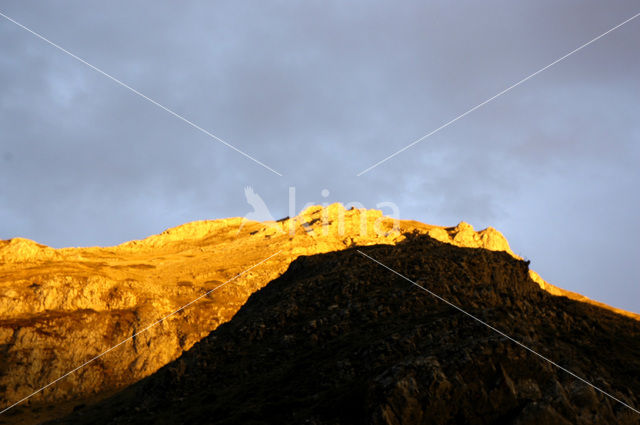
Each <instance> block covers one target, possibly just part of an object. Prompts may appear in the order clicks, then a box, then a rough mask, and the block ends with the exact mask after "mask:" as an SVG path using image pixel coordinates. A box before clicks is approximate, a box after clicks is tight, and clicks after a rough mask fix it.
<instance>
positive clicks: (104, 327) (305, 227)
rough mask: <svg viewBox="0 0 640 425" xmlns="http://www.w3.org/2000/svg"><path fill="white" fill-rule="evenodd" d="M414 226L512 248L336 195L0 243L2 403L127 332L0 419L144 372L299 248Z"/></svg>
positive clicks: (220, 319) (339, 245)
mask: <svg viewBox="0 0 640 425" xmlns="http://www.w3.org/2000/svg"><path fill="white" fill-rule="evenodd" d="M411 232H417V233H421V234H428V235H429V236H431V237H433V238H434V239H437V240H439V241H443V242H447V243H448V244H453V245H457V246H463V247H476V248H486V249H490V250H496V251H505V252H507V253H509V254H510V255H515V254H513V253H512V252H511V250H510V248H509V245H508V243H507V241H506V240H505V239H504V237H503V236H502V235H501V234H500V233H499V232H497V231H496V230H494V229H491V228H489V229H486V230H483V231H481V232H475V231H474V230H473V228H471V226H470V225H468V224H466V223H461V224H459V225H458V226H457V227H453V228H443V227H437V226H429V225H425V224H422V223H418V222H412V221H400V222H394V221H393V220H391V219H387V218H384V217H382V214H381V213H380V212H379V211H374V210H363V211H359V210H349V211H345V210H344V209H343V208H342V207H341V206H340V205H337V204H336V205H332V206H330V207H328V208H322V207H311V208H309V209H307V210H305V211H304V212H303V213H302V214H301V215H300V216H298V217H295V218H292V219H285V220H282V221H279V222H273V223H256V222H243V220H242V219H240V218H233V219H224V220H213V221H204V222H196V223H189V224H186V225H183V226H180V227H176V228H173V229H169V230H167V231H166V232H164V233H162V234H160V235H156V236H151V237H149V238H147V239H144V240H141V241H133V242H128V243H125V244H123V245H119V246H116V247H110V248H67V249H58V250H55V249H51V248H48V247H45V246H43V245H39V244H37V243H35V242H32V241H29V240H26V239H12V240H10V241H0V410H2V408H4V407H6V406H9V405H11V404H13V403H14V402H16V401H19V400H21V399H22V398H23V397H26V396H29V395H30V394H32V393H33V392H34V391H36V390H38V389H40V388H41V387H43V386H45V385H47V384H48V383H50V382H52V381H54V380H56V379H58V378H60V377H61V376H63V375H65V374H66V373H67V372H69V371H71V370H73V369H75V368H76V367H78V366H80V365H82V364H83V363H85V362H87V361H88V360H91V359H92V358H94V357H96V356H98V355H100V354H101V353H103V352H104V351H105V350H108V349H110V348H111V347H113V346H114V345H116V344H118V343H120V342H122V341H125V340H126V342H124V343H123V344H121V345H120V346H118V347H116V348H115V349H113V350H112V351H110V352H108V353H106V354H104V355H103V356H101V357H100V358H99V359H97V360H95V361H93V362H91V363H90V364H88V365H87V366H85V367H83V368H81V369H79V370H77V371H76V372H74V373H72V374H70V375H68V376H66V377H65V378H64V379H62V380H60V381H59V382H57V383H56V384H55V385H52V386H50V387H48V388H47V389H45V390H44V391H42V392H40V393H38V394H36V395H35V396H33V397H31V398H29V399H28V400H26V401H25V402H24V403H22V404H21V405H19V406H16V407H15V408H13V409H12V410H11V411H10V412H11V414H12V415H9V412H7V414H4V415H0V423H3V421H5V422H6V421H9V422H12V421H16V420H18V419H19V420H20V421H23V422H24V423H29V422H31V423H37V422H39V421H41V420H43V419H46V418H50V417H53V416H56V415H61V414H65V412H68V411H69V409H71V408H73V406H76V405H78V404H80V403H84V402H85V401H83V400H84V399H87V400H92V399H94V398H95V397H102V396H104V395H106V394H110V393H111V392H113V391H115V390H117V389H120V388H122V387H124V386H127V385H130V384H132V383H133V382H136V381H138V380H140V379H141V378H143V377H145V376H148V375H150V374H151V373H153V372H155V371H156V370H158V369H159V368H160V367H162V366H163V365H166V364H167V363H169V362H170V361H172V360H174V359H176V358H177V357H178V356H180V355H181V354H182V353H183V351H185V350H188V349H189V348H191V347H192V346H193V345H194V344H195V343H196V342H197V341H199V340H201V339H202V338H203V337H205V336H206V335H208V334H209V333H210V332H211V331H213V330H214V329H216V328H217V327H218V326H219V325H220V324H222V323H225V322H227V321H229V320H230V319H231V318H232V317H233V315H234V314H235V313H236V312H237V311H238V309H239V308H240V307H241V306H242V305H243V304H244V303H245V301H246V300H247V298H248V297H249V296H250V295H251V294H252V293H254V292H255V291H256V290H258V289H260V288H262V287H263V286H265V285H266V284H267V283H268V282H270V281H271V280H273V279H275V278H277V277H278V276H280V275H281V274H282V273H284V271H285V270H287V268H288V266H289V264H290V263H291V261H293V260H294V259H296V258H297V257H299V256H300V255H314V254H318V253H325V252H330V251H336V250H343V249H346V248H347V247H349V246H353V245H358V246H367V245H372V244H396V243H398V242H400V241H402V240H403V239H404V238H405V234H407V233H411ZM273 254H276V255H275V256H273V257H271V258H269V259H268V260H266V261H265V262H264V263H262V264H260V265H259V266H257V267H255V268H253V269H251V270H250V271H248V272H246V273H244V274H242V275H240V276H238V277H237V278H235V279H234V280H233V281H232V282H229V283H228V284H226V285H224V286H223V287H221V288H219V289H217V290H215V291H214V292H211V293H209V294H208V295H207V296H205V297H203V298H202V299H200V300H199V301H198V302H196V303H193V304H191V305H190V306H189V307H188V308H186V309H184V310H182V311H180V312H179V313H177V314H174V315H172V316H170V317H168V318H167V319H166V320H164V321H162V322H161V323H159V324H157V326H153V327H151V328H149V329H148V330H146V331H144V332H143V333H141V334H139V335H137V333H138V332H139V331H141V330H144V329H146V328H147V327H148V326H149V325H151V324H153V323H155V322H156V321H157V320H158V319H160V318H163V317H165V316H167V315H168V314H171V313H172V312H174V311H175V310H176V309H178V308H179V307H181V306H183V305H185V304H186V303H188V302H190V301H192V300H193V299H195V298H197V297H199V296H201V295H203V294H205V293H207V292H208V291H211V290H212V289H214V288H216V287H218V286H220V285H222V284H224V283H225V282H227V281H228V280H229V279H232V278H234V277H235V276H237V275H238V274H239V273H242V272H243V271H245V270H246V269H247V268H249V267H251V266H253V265H255V264H257V263H260V262H261V261H263V260H265V259H266V258H268V257H270V256H271V255H273ZM539 284H540V285H541V286H543V285H545V284H546V282H544V281H542V280H541V279H540V283H539ZM546 285H548V284H546ZM546 289H550V290H556V291H557V292H558V293H561V294H563V295H566V294H564V293H562V292H561V290H560V289H558V288H555V287H552V286H551V285H548V287H547V288H546ZM567 294H569V293H567ZM569 296H573V297H574V298H575V297H580V296H579V295H578V294H569ZM127 339H128V340H127Z"/></svg>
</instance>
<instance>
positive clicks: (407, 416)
mask: <svg viewBox="0 0 640 425" xmlns="http://www.w3.org/2000/svg"><path fill="white" fill-rule="evenodd" d="M357 249H359V250H362V251H363V252H364V253H365V254H366V255H368V256H370V257H373V258H375V259H376V260H378V261H380V262H382V263H383V264H385V265H388V266H389V267H390V268H392V269H393V270H396V271H398V272H399V273H401V274H403V275H405V276H407V277H409V278H410V279H412V280H413V281H414V282H417V283H418V284H419V285H421V286H422V287H424V288H425V289H427V290H429V291H432V292H433V293H435V294H438V295H439V296H441V297H444V298H445V299H447V300H448V301H450V302H452V303H455V304H456V305H458V306H459V307H461V308H463V309H464V310H465V311H467V312H469V313H470V314H472V315H474V316H476V317H478V318H480V319H482V320H484V321H486V322H488V323H490V324H491V325H493V326H495V327H496V328H498V329H500V330H501V331H502V332H505V333H506V334H507V335H510V336H513V337H515V338H517V339H518V340H520V341H522V342H523V343H524V344H526V345H527V346H528V347H530V348H531V349H533V350H535V351H537V352H539V353H541V354H542V355H544V356H546V357H548V358H551V359H553V360H554V361H556V362H558V363H559V364H560V365H562V366H563V367H566V368H568V369H570V370H571V371H573V372H574V373H576V374H578V375H579V376H581V377H583V378H584V379H586V380H588V381H589V382H592V383H594V384H595V385H597V386H598V387H600V388H601V389H602V390H604V391H606V392H607V393H609V394H611V395H612V396H614V397H616V398H618V399H619V400H620V401H622V402H624V403H627V404H628V405H630V406H636V407H638V403H639V402H640V399H639V398H638V394H640V381H638V379H637V377H638V376H639V374H640V322H638V321H637V320H634V319H631V318H627V317H624V316H621V315H618V314H616V313H614V312H612V311H610V310H607V309H603V308H600V307H597V306H594V305H591V304H588V303H583V302H579V301H574V300H570V299H568V298H566V297H556V296H553V295H551V294H549V293H548V292H546V291H544V290H542V289H541V288H540V287H539V285H538V284H536V283H535V282H533V281H532V280H531V279H530V276H529V273H528V272H529V270H528V265H527V263H526V262H524V261H521V260H517V259H515V258H513V257H512V256H510V255H508V254H507V253H504V252H493V251H488V250H486V249H471V248H459V247H456V246H452V245H451V244H445V243H441V242H438V241H435V240H434V239H432V238H429V237H428V236H426V235H419V236H412V237H410V238H409V239H408V240H406V241H404V242H401V243H399V244H397V245H396V246H388V245H386V246H385V245H377V246H371V247H365V248H357ZM357 249H356V248H350V249H347V250H343V251H339V252H332V253H328V254H322V255H315V256H310V257H301V258H298V259H297V260H295V261H294V262H293V263H292V264H291V266H290V268H289V269H288V271H287V272H286V273H285V274H284V275H283V276H281V277H280V278H278V279H276V280H274V281H273V282H271V283H269V284H268V285H267V286H266V287H264V288H262V289H261V290H259V291H257V292H256V293H254V294H253V295H252V296H251V297H250V298H249V300H248V301H247V302H246V303H245V305H244V306H243V307H242V308H241V310H240V311H239V312H238V314H237V315H236V316H234V318H233V319H232V320H231V321H230V322H228V323H225V324H223V325H221V326H220V327H219V328H218V329H217V330H216V331H214V332H213V333H211V334H210V335H209V336H207V337H206V338H204V339H203V340H202V341H200V342H198V343H197V344H195V345H194V346H193V347H192V348H191V349H190V350H189V351H187V352H185V353H184V354H183V355H182V356H181V357H180V358H179V359H177V360H176V361H173V362H171V363H170V364H168V365H167V366H165V367H163V368H162V369H160V370H159V371H158V372H157V373H155V374H154V375H152V376H150V377H148V378H145V379H144V380H142V381H141V382H138V383H137V384H135V385H133V386H131V387H129V388H127V389H125V390H124V391H122V392H121V393H119V394H117V395H115V396H113V397H112V398H110V399H107V400H105V401H103V402H102V403H99V404H98V405H93V406H85V407H81V408H78V409H77V410H76V412H75V413H74V414H72V415H71V416H68V417H66V418H64V419H63V420H61V421H60V422H57V423H65V424H137V423H157V424H190V423H202V424H208V423H215V424H236V423H251V424H276V423H277V424H283V423H296V424H299V423H303V424H315V425H320V424H327V425H328V424H375V425H400V424H451V423H465V424H512V425H516V424H518V425H529V424H530V425H534V424H535V425H537V424H585V425H586V424H603V423H616V424H638V423H640V414H638V413H636V412H634V411H633V410H632V409H630V408H628V407H625V406H624V405H622V404H621V403H619V402H617V401H614V400H612V399H611V398H609V397H607V396H605V395H603V394H602V393H601V392H599V391H596V390H594V388H593V387H591V386H589V385H586V384H585V383H583V382H582V381H580V380H578V379H576V378H575V377H573V376H571V375H569V374H567V373H565V372H564V371H562V370H560V369H559V368H557V367H556V366H554V365H552V364H550V363H549V362H547V361H545V360H543V359H541V358H540V357H538V356H536V355H534V354H532V353H531V352H529V351H527V350H525V349H524V348H522V347H521V346H519V345H517V344H515V343H514V342H512V341H510V340H508V339H506V338H504V337H503V336H502V335H500V334H498V333H496V332H494V331H493V330H491V329H488V328H487V327H486V326H484V325H483V324H481V323H479V322H477V321H475V320H473V319H471V318H470V317H468V316H466V315H465V314H463V313H461V312H460V311H458V310H456V309H454V308H452V307H451V306H450V305H447V304H446V303H444V302H442V301H441V300H438V299H437V298H435V297H433V296H431V295H430V294H428V293H426V292H425V291H423V290H421V289H420V288H417V287H416V286H414V285H412V284H411V283H410V282H408V281H407V280H404V279H402V278H400V277H399V276H397V275H395V274H394V273H392V272H390V271H389V270H387V269H385V268H383V267H381V266H380V265H378V264H376V263H375V262H373V261H371V260H370V259H369V258H367V257H365V256H363V255H362V254H361V253H360V252H358V251H357Z"/></svg>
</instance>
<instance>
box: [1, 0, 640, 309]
mask: <svg viewBox="0 0 640 425" xmlns="http://www.w3.org/2000/svg"><path fill="white" fill-rule="evenodd" d="M636 9H637V7H636V6H635V4H634V3H633V2H615V3H607V4H605V3H601V2H563V3H558V2H490V3H487V2H483V3H482V4H480V3H477V2H467V3H456V4H455V5H453V4H451V3H448V2H432V3H430V4H426V3H424V2H419V3H416V4H407V3H405V4H403V5H402V7H399V6H398V5H397V4H394V3H392V2H348V3H347V2H304V3H298V2H268V3H265V2H244V3H239V2H217V3H216V4H215V5H213V4H210V3H208V2H181V3H173V2H153V3H147V4H141V3H131V2H108V3H94V2H66V3H64V5H60V4H56V5H55V7H54V6H52V5H47V4H44V5H43V4H39V5H38V7H37V8H36V7H29V6H27V5H25V4H24V2H17V1H15V2H5V3H3V6H2V10H1V11H2V12H3V13H6V14H7V15H9V16H11V17H12V18H14V19H16V20H17V21H19V22H21V23H23V24H25V25H26V26H28V27H30V28H32V29H33V30H35V31H37V32H40V33H41V34H42V35H44V36H46V37H48V38H50V39H51V40H52V41H53V42H56V43H58V44H60V45H61V46H62V47H64V48H66V49H68V50H70V51H71V52H73V53H74V54H77V55H78V56H80V57H82V58H84V59H85V60H87V61H88V62H90V63H92V64H93V65H95V66H97V67H99V68H101V69H103V70H104V71H106V72H108V73H110V74H112V75H114V76H115V77H116V78H119V79H121V80H122V81H123V82H125V83H126V84H129V85H131V86H132V87H134V88H136V89H138V90H139V91H141V92H143V93H144V94H145V95H148V96H149V97H151V98H153V99H155V100H157V101H158V102H160V103H162V104H164V105H166V106H168V107H170V108H171V109H173V110H174V111H176V112H177V113H179V114H182V115H184V116H185V117H186V118H188V119H190V120H192V121H193V122H194V123H196V124H198V125H200V126H202V127H203V128H205V129H207V130H209V131H211V132H212V133H214V134H216V135H217V136H219V137H221V138H223V139H224V140H226V141H228V142H229V143H232V144H233V145H234V146H237V147H238V148H239V149H242V150H243V151H245V152H247V153H249V154H251V155H253V156H255V157H256V158H257V159H258V160H260V161H262V162H264V163H266V164H267V165H269V166H270V167H272V168H274V169H276V170H278V171H280V172H282V173H283V174H284V177H278V176H277V175H274V174H272V173H270V172H269V171H268V170H266V169H264V168H262V167H260V166H259V165H257V164H255V163H253V162H251V161H248V160H247V159H246V158H244V157H242V156H240V155H239V154H237V153H236V152H233V151H232V150H230V149H228V148H227V147H225V146H223V145H222V144H220V143H218V142H216V141H215V140H212V139H210V138H208V137H207V136H205V135H203V134H202V133H199V132H198V131H197V130H195V129H193V128H191V127H189V126H188V125H187V124H185V123H184V122H181V121H179V120H177V119H176V118H175V117H172V116H171V115H169V114H168V113H166V112H165V111H162V110H161V109H159V108H157V107H155V106H154V105H152V104H150V103H148V102H146V101H145V100H144V99H141V98H140V97H137V96H135V95H134V94H132V93H131V92H129V91H127V90H126V89H124V88H123V87H120V86H118V85H116V84H115V83H114V82H112V81H110V80H108V79H107V78H105V77H104V76H101V75H99V74H98V73H96V72H95V71H93V70H91V69H89V68H88V67H86V66H84V65H82V64H81V63H79V62H77V61H75V60H74V59H72V58H70V57H69V56H67V55H64V54H63V53H62V52H60V51H58V50H56V49H54V48H53V47H51V46H49V45H47V44H46V43H44V42H42V41H41V40H38V39H37V38H36V37H34V36H33V35H31V34H29V33H27V32H26V31H24V30H22V29H20V28H18V27H17V26H16V25H14V24H12V23H10V22H8V21H6V20H3V19H0V52H1V55H0V182H1V183H2V185H1V186H0V237H1V238H9V237H14V236H24V237H30V238H33V239H36V240H38V241H40V242H43V243H47V244H50V245H53V246H67V245H78V244H79V245H88V244H113V243H118V242H121V241H123V240H127V239H132V238H139V237H143V236H146V235H148V234H151V233H157V232H159V231H161V230H162V229H164V228H166V227H168V226H173V225H177V224H180V223H183V222H186V221H189V220H196V219H205V218H219V217H225V216H241V215H244V214H245V213H246V212H247V210H248V209H249V207H248V206H247V205H246V204H245V200H244V195H243V191H242V189H243V187H244V186H245V185H252V186H254V188H255V190H256V191H257V192H258V193H259V194H260V195H262V196H263V198H264V199H265V200H266V201H267V203H268V204H269V205H270V207H271V208H272V212H273V214H274V215H276V216H284V215H287V214H288V202H287V201H288V200H287V194H288V187H289V186H292V185H295V186H296V188H297V192H296V193H297V207H298V208H300V207H301V206H302V205H303V204H304V203H306V202H316V203H319V202H331V201H343V202H348V201H359V202H362V203H363V204H365V205H366V206H368V207H374V206H375V204H376V203H377V202H380V201H393V202H395V203H397V204H398V206H399V207H400V210H401V214H402V216H403V217H406V218H415V219H420V220H423V221H426V222H431V223H435V224H447V225H449V224H455V223H456V222H457V221H459V220H466V221H470V222H471V223H472V224H474V225H475V226H476V227H484V226H487V225H493V226H495V227H497V228H499V229H500V230H502V231H503V232H504V233H505V234H506V235H507V236H508V237H509V239H510V241H511V242H512V245H513V246H514V248H515V249H516V251H518V252H519V253H521V254H523V255H526V256H527V257H529V258H531V259H532V260H533V266H534V268H535V269H536V270H538V271H539V272H540V273H541V275H542V276H543V277H545V278H547V279H548V280H550V281H551V282H553V283H555V284H557V285H559V286H562V287H566V288H568V289H572V290H576V291H578V292H582V293H586V294H587V295H590V296H592V297H595V298H598V299H600V300H603V301H606V302H609V303H612V304H615V305H617V306H621V307H625V308H628V309H633V310H636V311H639V310H640V305H639V304H638V303H637V301H635V300H638V299H640V296H639V295H640V293H639V292H640V289H638V280H639V278H640V273H639V272H638V271H637V270H636V269H635V267H634V266H635V264H634V262H635V261H634V258H637V257H638V254H639V252H638V248H637V247H636V244H635V243H634V240H635V239H637V238H638V236H640V229H639V227H638V224H637V220H636V218H635V216H636V213H635V211H636V210H637V207H638V205H639V204H640V202H639V201H640V196H639V195H637V194H636V192H637V190H635V187H634V186H635V185H636V183H637V181H638V178H639V177H640V175H639V174H640V172H639V171H638V167H637V164H638V160H639V159H640V149H639V147H638V146H639V145H638V141H639V137H640V128H639V125H638V119H637V118H638V114H639V112H640V96H639V94H640V87H639V86H640V82H639V80H638V78H637V75H640V58H639V55H638V43H637V40H638V39H640V21H633V22H630V23H629V24H627V25H625V26H624V27H622V28H620V29H618V30H616V31H615V32H613V33H611V34H609V35H607V36H606V37H604V38H602V39H601V40H599V41H597V42H596V43H594V44H593V45H591V46H589V47H587V48H585V49H584V50H583V51H580V52H578V53H576V54H575V55H574V56H572V57H570V58H568V59H567V60H565V61H563V62H561V63H559V64H557V65H555V66H554V67H553V68H551V69H549V70H547V71H545V72H544V73H541V74H540V75H538V76H536V77H535V78H533V79H531V80H530V81H527V82H526V83H524V84H522V85H521V86H519V87H517V88H515V89H514V90H512V91H511V92H509V93H507V94H505V95H504V96H502V97H500V98H498V99H496V100H495V101H493V102H492V103H490V104H488V105H486V106H484V107H483V108H481V109H479V110H477V111H475V112H474V113H472V114H470V115H469V116H467V117H465V118H463V119H461V120H460V121H458V122H456V123H455V124H453V125H452V126H450V127H448V128H446V129H444V130H442V131H441V132H439V133H437V134H434V135H433V136H432V137H430V138H429V139H427V140H425V141H424V142H422V143H420V144H418V145H417V146H414V147H413V148H411V149H409V150H407V151H406V152H404V153H402V154H400V155H398V156H397V157H396V158H393V159H391V160H390V161H388V162H386V163H384V164H382V165H380V166H379V167H377V168H376V169H374V170H372V171H370V172H369V173H367V174H365V175H363V176H361V177H356V174H357V173H358V172H360V171H362V170H363V169H365V168H367V167H369V166H370V165H372V164H374V163H375V162H377V161H379V160H381V159H383V158H384V157H386V156H387V155H389V154H391V153H393V152H395V151H396V150H398V149H400V148H402V147H404V146H406V145H407V144H409V143H410V142H412V141H413V140H415V139H417V138H419V137H421V136H422V135H424V134H426V133H428V132H430V131H431V130H433V129H435V128H437V127H439V126H440V125H442V124H443V123H445V122H447V121H449V120H450V119H452V118H455V117H456V116H458V115H459V114H461V113H462V112H464V111H466V110H468V109H469V108H471V107H473V106H475V105H477V104H478V103H480V102H482V101H484V100H486V99H487V98H490V97H491V96H493V95H495V94H496V93H498V92H499V91H501V90H503V89H504V88H506V87H508V86H509V85H511V84H513V83H515V82H517V81H518V80H520V79H522V78H524V77H526V76H527V75H529V74H531V73H532V72H534V71H536V70H538V69H540V68H541V67H543V66H545V65H547V64H549V63H550V62H552V61H554V60H555V59H557V58H558V57H560V56H562V55H564V54H566V53H567V52H569V51H571V50H573V49H574V48H576V47H578V46H579V45H581V44H583V43H585V42H586V41H588V40H590V39H591V38H593V37H595V36H597V35H599V34H601V33H603V32H604V31H606V30H608V29H609V28H611V27H613V26H614V25H616V24H618V23H620V22H622V21H623V20H625V19H627V18H629V17H630V16H632V15H633V14H635V13H637V12H638V10H636ZM324 188H327V189H329V190H330V191H331V195H330V196H329V198H328V199H325V198H323V197H322V196H321V195H320V191H321V190H322V189H324ZM614 228H622V229H623V230H622V231H620V232H616V231H614V230H612V229H614ZM559 258H562V259H563V261H562V262H559V261H558V259H559ZM604 282H606V284H605V283H604Z"/></svg>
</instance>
